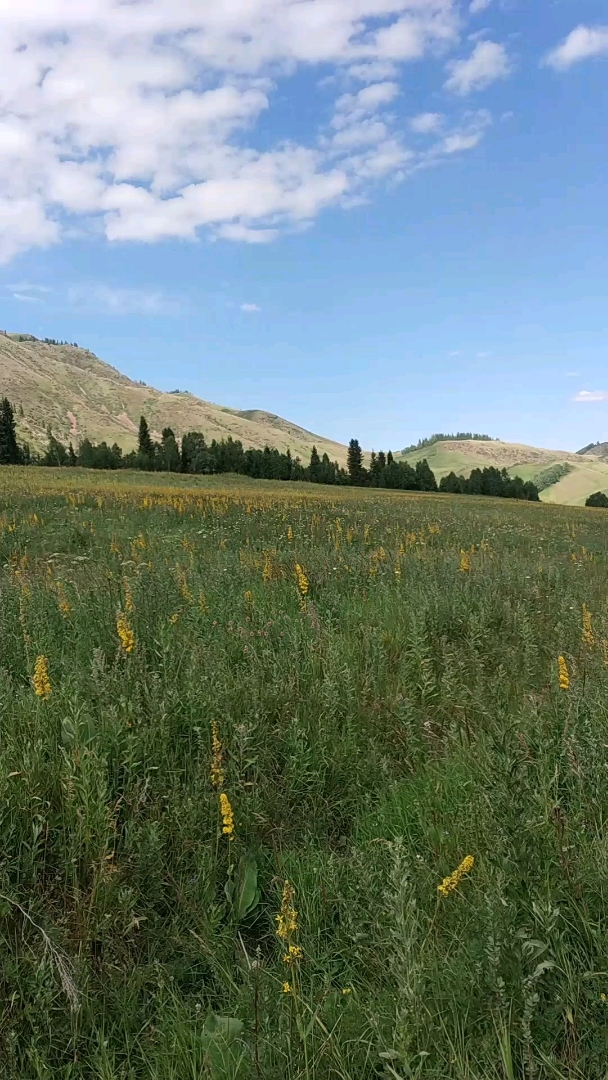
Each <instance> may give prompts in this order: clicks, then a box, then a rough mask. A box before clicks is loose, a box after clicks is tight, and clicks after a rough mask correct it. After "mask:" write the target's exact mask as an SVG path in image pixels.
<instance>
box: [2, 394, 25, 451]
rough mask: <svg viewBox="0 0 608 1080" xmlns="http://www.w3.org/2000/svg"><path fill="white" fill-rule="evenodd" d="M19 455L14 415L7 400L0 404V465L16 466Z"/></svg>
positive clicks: (3, 399) (4, 399)
mask: <svg viewBox="0 0 608 1080" xmlns="http://www.w3.org/2000/svg"><path fill="white" fill-rule="evenodd" d="M20 461H21V453H20V451H19V446H18V444H17V436H16V434H15V414H14V412H13V406H12V405H11V403H10V401H9V400H8V398H6V397H5V398H2V401H1V402H0V465H18V464H19V463H20Z"/></svg>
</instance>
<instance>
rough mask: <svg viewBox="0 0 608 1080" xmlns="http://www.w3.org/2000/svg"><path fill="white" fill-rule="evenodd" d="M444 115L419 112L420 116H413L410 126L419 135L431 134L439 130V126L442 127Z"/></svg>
mask: <svg viewBox="0 0 608 1080" xmlns="http://www.w3.org/2000/svg"><path fill="white" fill-rule="evenodd" d="M442 120H443V117H442V115H441V113H433V112H426V113H419V114H418V116H412V119H411V120H410V128H411V129H412V131H415V132H416V133H417V134H418V135H429V134H430V133H431V132H433V131H437V128H439V127H441V121H442Z"/></svg>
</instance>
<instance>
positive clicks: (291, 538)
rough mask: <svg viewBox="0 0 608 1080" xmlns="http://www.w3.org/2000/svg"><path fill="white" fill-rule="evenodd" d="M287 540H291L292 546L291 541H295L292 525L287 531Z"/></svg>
mask: <svg viewBox="0 0 608 1080" xmlns="http://www.w3.org/2000/svg"><path fill="white" fill-rule="evenodd" d="M287 539H288V540H289V543H290V544H291V541H292V540H293V529H292V527H291V525H290V526H289V528H288V530H287Z"/></svg>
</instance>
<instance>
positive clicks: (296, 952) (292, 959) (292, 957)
mask: <svg viewBox="0 0 608 1080" xmlns="http://www.w3.org/2000/svg"><path fill="white" fill-rule="evenodd" d="M303 956H304V953H303V952H302V949H301V948H300V946H299V945H290V946H289V948H288V950H287V952H286V953H285V955H284V957H283V963H284V964H295V963H297V961H298V960H301V959H302V957H303Z"/></svg>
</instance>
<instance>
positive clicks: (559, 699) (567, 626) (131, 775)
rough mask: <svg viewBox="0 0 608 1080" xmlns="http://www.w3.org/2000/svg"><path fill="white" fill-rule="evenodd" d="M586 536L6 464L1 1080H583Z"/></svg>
mask: <svg viewBox="0 0 608 1080" xmlns="http://www.w3.org/2000/svg"><path fill="white" fill-rule="evenodd" d="M607 520H608V519H607V518H606V516H605V513H604V511H601V510H599V511H595V510H585V509H579V508H576V507H563V506H553V505H543V504H533V503H516V502H514V501H512V500H492V499H489V498H473V497H455V496H438V495H415V494H404V493H399V492H395V493H391V492H386V491H376V492H374V491H370V490H362V489H336V488H333V489H328V488H319V487H316V486H314V485H304V484H302V485H297V484H284V485H281V484H279V483H271V482H267V483H263V482H255V481H251V482H247V481H245V480H243V479H242V478H238V479H235V480H232V479H230V478H225V477H222V478H218V479H215V480H214V479H210V480H204V479H202V478H201V479H198V480H191V481H190V480H186V479H183V478H177V479H175V478H173V479H171V478H169V477H167V478H166V482H165V481H164V480H163V478H161V477H159V476H153V477H151V476H143V475H142V474H136V475H134V476H130V475H129V474H122V475H120V476H118V477H117V476H113V475H111V474H103V475H100V474H95V473H86V472H84V471H79V470H57V471H54V470H51V469H44V470H43V469H35V468H34V467H32V468H29V469H27V470H26V469H19V468H14V469H10V468H3V469H2V470H0V600H1V603H0V809H1V815H2V818H1V821H2V826H1V827H2V832H1V837H2V843H1V847H0V1067H1V1069H2V1076H3V1077H6V1078H7V1080H47V1078H48V1080H51V1078H52V1080H203V1078H210V1080H378V1078H382V1080H410V1078H412V1077H414V1078H424V1080H514V1078H517V1080H592V1078H593V1080H602V1078H606V1077H608V840H607V837H608V699H607V694H606V691H607V688H608V666H607V662H608V591H607V584H606V583H607V580H608V575H607V569H608V529H607V528H606V521H607ZM560 658H561V660H560Z"/></svg>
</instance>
